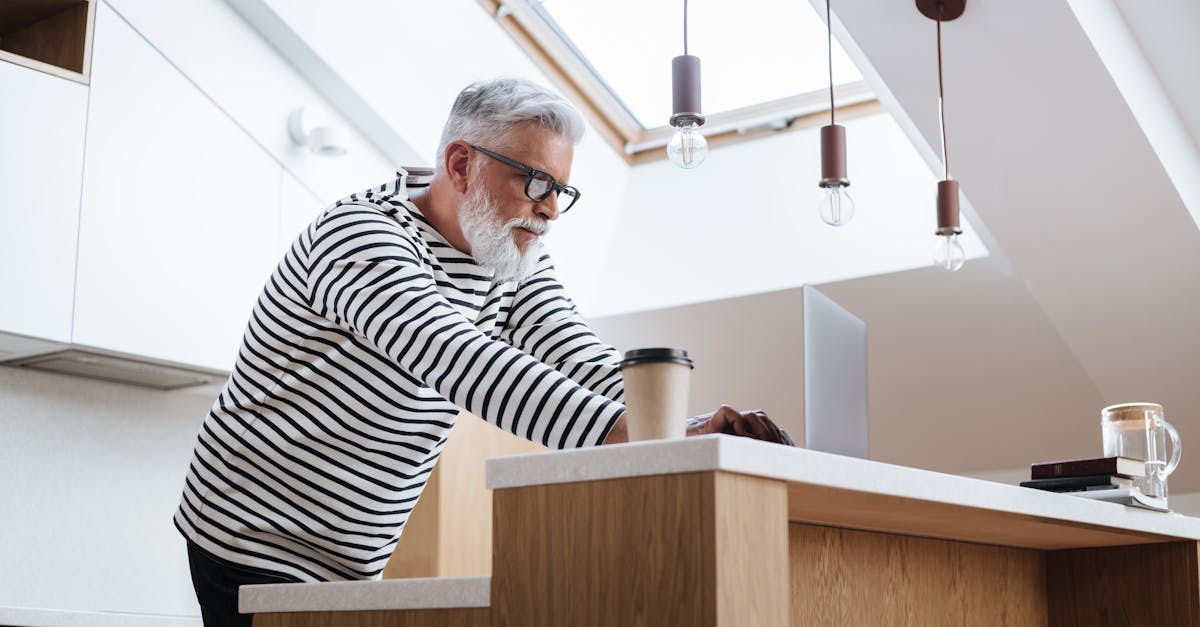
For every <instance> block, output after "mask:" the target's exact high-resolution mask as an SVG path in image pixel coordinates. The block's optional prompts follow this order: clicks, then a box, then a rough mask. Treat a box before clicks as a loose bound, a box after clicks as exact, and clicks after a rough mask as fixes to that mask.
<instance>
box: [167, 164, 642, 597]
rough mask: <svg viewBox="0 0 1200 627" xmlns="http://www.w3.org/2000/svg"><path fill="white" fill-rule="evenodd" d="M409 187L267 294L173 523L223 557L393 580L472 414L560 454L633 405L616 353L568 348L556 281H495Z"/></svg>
mask: <svg viewBox="0 0 1200 627" xmlns="http://www.w3.org/2000/svg"><path fill="white" fill-rule="evenodd" d="M402 181H403V179H400V180H398V181H397V182H396V183H393V184H391V185H384V186H380V187H379V188H376V189H373V190H369V191H367V192H364V193H363V194H361V195H355V196H351V197H350V198H348V199H347V200H344V201H342V202H339V203H338V204H337V205H335V206H333V207H331V208H330V209H328V210H326V211H325V212H323V213H322V214H321V215H320V216H318V217H317V219H316V220H314V221H313V223H312V224H310V225H309V227H308V228H307V229H306V230H305V231H304V232H303V233H301V234H300V235H299V237H298V238H297V239H296V240H295V242H294V243H293V245H292V246H291V248H290V250H289V251H288V253H287V254H286V255H285V256H284V258H283V259H282V260H281V261H280V263H279V265H278V266H277V267H276V269H275V272H274V273H273V274H272V275H271V277H270V278H269V279H268V280H267V282H266V284H265V285H264V287H263V291H262V293H261V294H260V296H259V299H258V302H257V303H256V305H255V307H254V310H253V311H252V313H251V315H250V320H249V321H248V323H247V326H246V332H245V334H244V336H243V338H242V345H241V348H240V349H239V352H238V358H237V362H236V363H235V364H234V366H233V371H232V373H231V375H230V377H229V380H228V381H227V382H226V383H225V386H224V388H223V389H222V390H221V393H220V395H219V396H218V398H217V399H216V401H215V402H214V403H213V406H212V409H211V410H210V412H209V413H208V415H207V417H206V418H205V420H204V423H203V425H202V426H201V428H200V430H199V433H198V435H197V442H196V447H195V450H194V453H193V456H192V460H191V462H190V464H189V466H188V472H187V477H186V479H185V482H184V489H183V494H182V497H181V499H180V505H179V508H178V509H177V510H176V513H175V518H174V523H175V525H176V527H177V528H178V529H179V531H180V532H181V533H182V534H183V535H184V536H185V537H186V538H187V539H188V540H189V541H191V542H194V543H195V544H196V545H198V546H199V547H200V548H201V549H203V550H205V551H207V552H209V553H211V554H213V555H214V556H216V557H217V558H218V559H222V560H225V561H227V562H231V563H234V564H242V565H246V566H252V567H255V568H259V569H265V570H269V571H272V572H276V573H279V574H281V575H283V576H285V577H289V578H293V579H296V580H300V581H322V580H338V579H371V578H376V577H378V576H379V574H380V573H381V572H382V570H383V566H384V564H386V562H387V559H388V557H389V556H390V555H391V551H392V549H393V547H395V545H396V542H397V540H398V539H399V536H400V534H401V532H402V531H403V528H404V525H405V523H406V522H407V521H408V517H409V515H410V513H411V512H412V511H413V508H414V507H415V505H416V503H417V501H418V499H419V497H420V495H421V492H422V490H423V489H424V487H425V483H426V481H427V480H428V478H429V473H430V472H431V471H432V470H433V467H434V464H436V462H437V458H438V456H439V455H440V454H441V450H442V447H443V446H444V445H445V442H446V439H447V438H448V437H449V436H450V433H451V429H452V427H453V425H454V421H455V419H456V418H457V415H458V410H459V408H462V409H466V410H468V411H470V412H472V413H474V414H476V415H479V416H482V417H483V418H484V419H486V420H488V421H490V422H492V423H493V424H496V425H497V426H500V427H501V428H504V429H506V430H508V431H511V432H512V433H515V434H517V435H520V436H522V437H527V438H529V439H532V440H535V441H538V442H541V443H543V444H546V445H548V446H552V447H571V446H588V445H594V444H598V443H600V442H602V441H603V439H604V438H605V437H606V435H607V433H608V431H609V430H610V429H611V428H612V425H613V424H614V423H615V422H616V420H617V418H618V417H619V416H620V415H621V414H622V413H623V412H624V407H623V406H622V405H621V404H620V402H619V399H620V391H619V373H617V374H616V375H615V378H614V374H613V371H612V370H611V369H609V370H607V371H605V370H604V368H603V367H599V366H596V364H600V363H609V362H610V361H611V358H612V356H611V355H605V356H603V357H601V355H602V354H603V353H605V350H606V349H604V348H601V347H600V346H599V344H598V343H597V344H595V345H594V346H592V347H591V348H581V347H582V346H583V344H579V342H580V341H581V340H580V338H578V337H575V338H574V339H570V340H568V341H567V343H565V344H561V345H559V344H560V342H561V341H562V340H565V339H567V338H568V337H571V336H575V335H576V333H575V332H572V331H570V329H571V328H574V325H573V324H572V325H568V324H566V321H567V319H568V318H570V316H571V315H574V314H570V315H567V314H566V312H563V311H558V310H559V309H560V308H561V307H562V306H563V303H566V302H569V300H566V299H565V295H561V294H559V292H558V291H557V290H560V289H561V288H555V290H552V291H538V290H539V289H540V287H539V286H543V285H544V284H547V283H546V281H545V278H546V277H547V276H549V275H548V274H545V273H539V275H538V276H537V277H534V278H533V279H532V280H530V281H528V282H527V283H525V284H523V285H517V284H515V283H494V282H493V281H492V280H491V271H490V270H488V269H486V268H483V267H481V266H479V265H477V264H476V263H475V262H474V260H473V259H471V258H470V257H469V256H467V255H464V254H463V253H461V252H458V251H457V250H455V249H454V248H453V247H452V246H450V245H449V243H448V242H446V240H445V239H444V238H442V237H441V235H440V234H439V233H437V231H436V229H434V228H433V227H432V225H430V224H429V223H428V221H426V220H425V218H424V216H422V215H421V214H420V212H419V211H418V210H417V208H416V207H415V205H413V204H412V203H410V202H408V201H407V200H405V197H404V195H403V193H402V192H403V183H402ZM544 261H545V262H546V263H547V264H548V263H549V260H548V259H546V260H544ZM554 283H555V284H557V282H556V281H555V282H554ZM518 299H522V301H521V302H517V300H518ZM543 301H546V302H545V303H543ZM547 303H549V304H547ZM551 312H557V313H551ZM514 314H516V315H517V316H520V317H521V320H518V319H516V318H514V317H513V316H514ZM564 316H565V317H564ZM518 322H519V323H520V324H518V325H516V326H513V324H515V323H518ZM510 323H513V324H510ZM580 324H581V322H580ZM510 329H511V330H512V331H513V333H511V334H508V335H506V330H510ZM563 334H566V335H563ZM543 337H548V338H551V339H549V340H546V341H539V338H543ZM553 338H559V339H553ZM589 342H590V341H589ZM555 345H559V346H557V348H555ZM589 364H590V365H589ZM556 368H557V369H556ZM572 379H575V380H572ZM576 381H578V383H577V382H576ZM614 381H618V383H616V384H614V383H613V382H614ZM580 383H582V384H583V385H580ZM605 388H608V389H609V392H610V398H606V397H605V396H604V394H602V392H604V391H605Z"/></svg>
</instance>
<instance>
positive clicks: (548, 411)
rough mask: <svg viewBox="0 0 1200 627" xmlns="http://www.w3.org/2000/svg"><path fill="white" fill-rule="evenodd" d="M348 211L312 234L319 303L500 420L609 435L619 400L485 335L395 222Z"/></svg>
mask: <svg viewBox="0 0 1200 627" xmlns="http://www.w3.org/2000/svg"><path fill="white" fill-rule="evenodd" d="M342 209H343V210H342V211H338V212H336V213H332V214H330V215H329V216H328V218H327V219H326V220H325V221H324V222H323V223H322V224H320V225H319V226H318V228H317V229H316V232H315V234H314V241H313V245H312V250H311V251H310V253H309V256H310V264H309V273H308V274H309V281H308V289H309V298H310V299H311V301H312V303H313V308H314V310H316V311H317V312H318V313H320V315H322V316H324V317H325V318H327V319H329V320H330V321H332V322H334V323H335V324H337V325H339V326H342V327H344V328H346V329H348V330H350V331H352V332H353V333H355V334H356V335H358V336H360V337H362V338H363V339H364V340H366V341H367V342H369V343H370V344H371V345H372V346H374V347H375V348H377V349H378V350H379V351H380V352H382V353H384V354H386V355H387V356H388V357H389V358H391V359H392V360H394V361H395V362H396V363H397V364H399V365H400V367H401V368H403V369H404V370H405V371H406V372H408V373H409V374H410V375H411V376H412V377H414V378H415V379H417V380H418V381H420V382H421V383H422V384H424V385H426V386H428V387H430V388H432V389H434V390H435V391H436V392H437V393H438V394H440V395H441V396H442V397H443V398H446V399H447V400H449V401H450V402H451V403H454V404H455V405H456V406H458V407H461V408H463V409H466V410H467V411H470V412H471V413H473V414H476V415H478V416H481V417H482V418H484V419H485V420H487V421H488V422H491V423H493V424H495V425H496V426H498V427H501V428H503V429H506V430H508V431H511V432H512V433H514V434H516V435H519V436H522V437H525V438H528V439H530V440H533V441H536V442H541V443H542V444H544V445H547V446H551V447H556V448H566V447H580V446H589V445H596V444H599V443H601V442H602V441H603V439H604V437H605V436H606V435H607V433H608V430H609V429H610V428H611V426H612V423H613V422H615V421H616V419H617V417H619V416H620V414H621V413H623V412H624V408H623V407H622V406H621V405H620V404H619V403H614V402H612V401H610V400H609V399H607V398H605V397H604V396H601V395H599V394H596V393H595V392H592V391H591V390H589V389H587V388H584V387H581V386H579V385H578V384H576V383H575V382H574V381H572V380H571V379H569V378H568V377H566V376H564V375H562V374H561V373H559V372H557V371H555V370H554V369H553V368H551V367H549V366H547V365H546V364H543V363H542V362H540V361H538V360H537V359H535V358H533V357H532V356H530V355H528V354H526V353H524V352H522V351H521V350H518V349H516V348H513V347H512V346H509V345H508V344H506V343H504V342H501V341H497V340H495V339H492V338H490V337H488V336H486V335H484V334H483V333H482V332H481V331H479V329H477V328H476V327H475V325H474V324H472V322H471V321H470V320H468V319H467V318H466V317H465V316H464V315H463V314H462V313H461V312H460V311H459V310H457V309H456V308H455V307H454V306H452V305H451V304H450V303H449V302H448V301H447V299H446V298H445V297H444V296H443V295H441V294H440V293H439V292H438V291H437V289H436V285H435V282H434V278H433V276H432V275H431V274H430V273H429V272H428V271H426V269H425V267H424V266H423V264H422V263H421V261H420V254H419V252H418V249H417V248H416V246H415V243H413V242H411V241H410V240H409V239H408V238H407V237H406V236H405V234H404V231H403V230H402V229H401V228H400V226H399V225H397V224H396V223H395V221H393V220H391V219H389V218H388V217H387V216H385V215H383V214H380V213H379V212H378V211H376V210H373V209H367V208H360V207H358V206H356V205H345V206H343V207H342Z"/></svg>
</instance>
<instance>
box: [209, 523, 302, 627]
mask: <svg viewBox="0 0 1200 627" xmlns="http://www.w3.org/2000/svg"><path fill="white" fill-rule="evenodd" d="M187 550H188V565H189V566H190V567H191V570H192V586H193V587H195V588H196V599H197V600H198V601H200V615H201V616H202V617H203V618H204V627H252V625H251V623H252V621H253V618H254V616H253V615H252V614H238V586H249V585H255V584H262V583H295V581H296V580H295V579H292V578H289V577H286V576H284V575H282V574H279V573H272V572H269V571H265V570H259V569H257V568H251V567H249V566H241V565H239V564H231V563H229V562H227V561H225V560H222V559H220V558H217V557H214V556H212V555H211V554H209V553H208V552H207V551H205V550H204V549H201V548H200V547H198V546H196V545H195V544H192V543H191V542H188V543H187Z"/></svg>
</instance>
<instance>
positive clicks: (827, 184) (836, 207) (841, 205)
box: [817, 0, 854, 226]
mask: <svg viewBox="0 0 1200 627" xmlns="http://www.w3.org/2000/svg"><path fill="white" fill-rule="evenodd" d="M825 43H826V44H827V51H828V54H829V124H828V125H827V126H822V127H821V181H820V182H819V183H817V186H818V187H820V188H821V189H822V194H821V203H820V204H819V205H818V207H817V211H818V213H820V215H821V219H822V220H824V221H825V223H826V224H828V225H830V226H842V225H843V224H845V223H847V222H849V221H850V219H851V218H853V217H854V199H853V198H851V197H850V190H848V189H846V188H848V187H850V179H849V178H847V177H846V127H844V126H841V125H839V124H836V123H835V122H834V114H833V111H834V107H833V22H832V21H831V19H830V12H829V0H825Z"/></svg>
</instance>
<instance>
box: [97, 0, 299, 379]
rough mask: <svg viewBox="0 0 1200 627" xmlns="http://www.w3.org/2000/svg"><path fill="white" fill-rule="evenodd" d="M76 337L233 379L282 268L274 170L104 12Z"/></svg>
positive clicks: (171, 69) (220, 114) (275, 167)
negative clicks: (248, 327) (230, 373)
mask: <svg viewBox="0 0 1200 627" xmlns="http://www.w3.org/2000/svg"><path fill="white" fill-rule="evenodd" d="M96 19H97V23H96V33H95V40H94V42H95V43H94V45H95V48H94V50H93V56H92V83H91V102H90V106H89V114H88V128H87V148H86V156H85V163H86V167H85V169H84V177H83V201H82V210H81V214H80V225H79V263H78V273H77V281H76V284H77V287H76V296H75V324H74V335H73V341H75V342H76V343H80V344H86V345H90V346H96V347H100V348H106V349H110V350H117V351H122V352H126V353H134V354H138V355H145V356H148V357H154V358H159V359H168V360H172V361H177V362H182V363H186V364H194V365H200V366H207V367H211V368H220V369H225V370H228V369H230V368H232V366H233V362H234V359H235V356H236V351H237V347H238V344H239V342H240V340H241V336H242V332H243V329H244V327H245V323H246V319H247V317H248V315H249V313H250V310H251V308H252V307H253V304H254V301H255V298H256V297H257V294H258V292H259V290H260V289H261V287H262V285H263V282H264V281H265V280H266V279H267V277H268V276H269V274H270V272H271V270H272V268H273V267H274V264H275V263H276V261H277V260H278V254H277V253H278V250H277V244H278V230H279V222H280V193H281V187H282V185H281V177H282V170H281V168H280V166H279V164H278V163H277V162H276V161H274V160H273V159H271V158H270V156H269V155H267V154H266V153H265V152H264V151H263V150H262V149H261V148H260V147H259V146H258V145H257V144H256V143H255V142H254V141H253V140H251V139H250V138H249V137H248V136H247V135H246V134H245V133H244V132H242V130H241V129H240V128H239V127H238V125H237V124H235V123H234V122H233V121H232V120H230V119H229V117H228V116H226V115H225V114H224V113H223V112H222V111H221V109H220V108H218V107H217V106H216V105H215V104H214V103H213V102H212V101H211V100H209V99H208V98H207V97H206V96H205V95H204V94H203V93H202V92H201V91H200V90H199V89H197V88H196V87H195V85H193V84H192V82H190V81H189V80H188V78H186V77H185V76H184V75H183V74H181V73H180V72H179V71H178V70H177V69H176V68H175V67H173V66H172V65H171V64H170V63H169V62H168V61H167V60H166V59H164V58H163V57H162V56H161V55H160V54H159V53H158V52H157V51H156V50H155V49H154V48H153V47H152V46H151V45H150V44H148V43H147V42H146V41H145V40H144V39H143V38H142V37H141V36H140V35H139V34H138V33H137V32H135V31H134V30H133V29H132V28H131V27H130V26H129V25H128V24H127V23H126V22H125V21H124V20H123V19H121V18H120V17H119V16H117V15H116V14H115V13H114V12H113V11H112V9H111V8H109V7H108V6H107V5H106V4H104V3H101V4H100V6H99V7H98V14H97V18H96Z"/></svg>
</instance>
